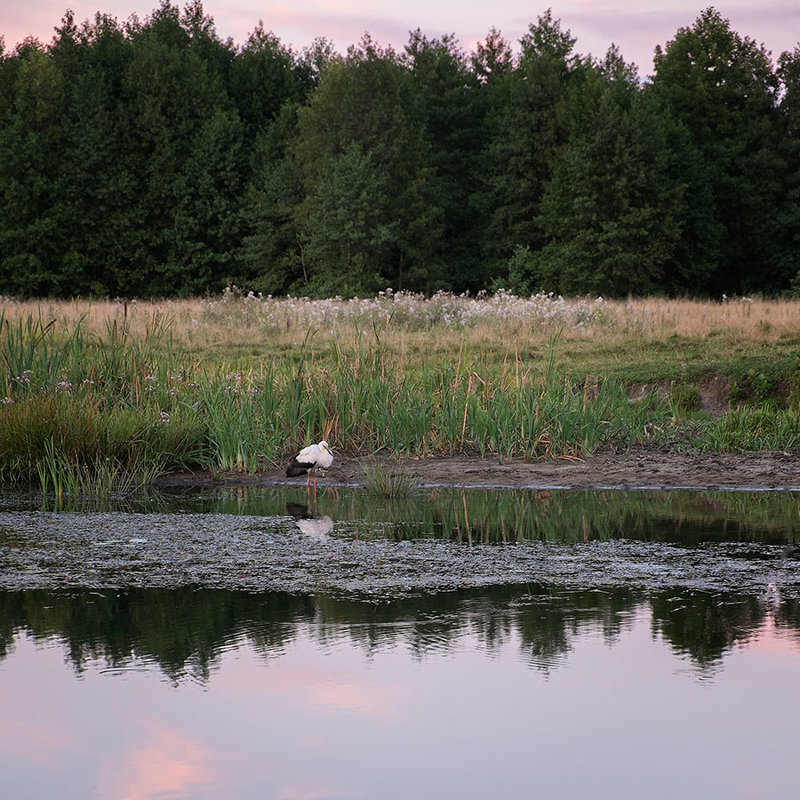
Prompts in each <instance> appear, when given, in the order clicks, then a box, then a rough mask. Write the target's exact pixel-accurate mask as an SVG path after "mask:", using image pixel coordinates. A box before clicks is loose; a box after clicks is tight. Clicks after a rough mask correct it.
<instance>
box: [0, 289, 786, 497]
mask: <svg viewBox="0 0 800 800" xmlns="http://www.w3.org/2000/svg"><path fill="white" fill-rule="evenodd" d="M799 343H800V306H799V304H798V302H797V301H790V300H783V301H766V300H760V299H752V300H751V299H737V300H724V301H723V302H717V303H712V302H699V301H678V300H627V301H610V300H604V299H602V298H579V299H572V300H565V299H563V298H561V297H557V296H552V295H535V296H532V297H528V298H521V297H516V296H513V295H510V294H507V293H503V292H501V293H498V294H496V295H494V296H481V297H478V298H473V297H469V296H455V295H450V294H443V293H440V294H437V295H435V296H434V297H432V298H427V299H425V298H423V297H422V296H420V295H415V294H408V293H393V292H391V291H387V292H385V293H381V294H380V295H378V296H377V297H374V298H368V299H353V300H347V301H344V300H340V299H331V300H309V299H298V298H287V299H274V298H269V297H261V296H256V295H253V294H252V293H250V294H245V293H243V292H240V291H238V290H236V289H229V290H226V292H225V293H223V294H222V295H221V296H216V297H207V298H204V299H197V300H186V301H164V302H130V303H125V302H110V301H108V302H97V303H95V302H89V301H72V302H69V301H64V302H39V303H33V302H31V303H24V302H13V301H8V300H5V301H4V302H3V307H2V311H1V312H0V370H2V371H1V372H0V399H2V406H1V407H0V414H1V415H2V426H0V479H2V481H3V482H4V483H19V484H33V485H38V486H41V488H42V490H45V491H55V492H56V494H59V493H76V492H77V493H87V492H108V491H113V490H114V489H115V488H120V487H123V488H125V487H130V486H132V485H138V484H143V483H148V482H150V481H151V480H152V479H153V478H154V477H155V476H156V475H158V474H160V473H164V472H170V471H176V470H185V469H197V468H202V469H208V470H213V471H225V470H239V471H244V472H256V471H258V470H259V469H261V468H263V467H264V466H265V465H269V464H277V463H279V462H280V461H281V460H282V459H283V458H284V457H285V454H286V453H287V452H288V451H289V450H291V449H292V448H293V447H296V446H298V445H303V444H306V443H308V442H310V441H312V440H317V439H319V438H326V439H327V440H329V441H331V442H332V443H333V444H334V447H335V448H336V449H338V450H340V451H345V452H353V453H359V454H369V453H374V452H383V453H390V454H394V455H396V456H414V457H421V456H428V455H434V454H465V455H480V456H487V455H497V456H500V457H502V458H504V459H515V458H521V459H536V458H541V457H552V456H564V457H582V456H584V455H586V454H590V453H592V452H594V451H596V450H597V449H598V448H600V447H602V446H604V445H608V444H614V445H617V446H620V447H628V446H631V445H634V444H642V443H644V444H649V445H652V446H655V447H659V448H662V449H681V450H684V451H686V450H687V449H695V450H708V449H712V450H719V451H733V452H748V451H759V450H771V449H777V450H782V451H793V450H796V449H797V447H798V445H799V444H800V423H799V422H798V413H797V412H798V407H799V405H800V344H799Z"/></svg>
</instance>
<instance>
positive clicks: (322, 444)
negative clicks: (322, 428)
mask: <svg viewBox="0 0 800 800" xmlns="http://www.w3.org/2000/svg"><path fill="white" fill-rule="evenodd" d="M319 446H320V447H321V448H322V449H323V450H327V451H328V452H329V453H330V452H331V448H330V445H329V444H328V443H327V442H326V441H325V440H324V439H323V440H322V441H321V442H320V443H319Z"/></svg>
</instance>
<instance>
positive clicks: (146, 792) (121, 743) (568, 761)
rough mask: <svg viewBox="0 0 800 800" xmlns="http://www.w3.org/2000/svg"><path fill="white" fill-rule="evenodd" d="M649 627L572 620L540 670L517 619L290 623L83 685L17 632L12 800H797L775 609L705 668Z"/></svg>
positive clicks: (784, 652)
mask: <svg viewBox="0 0 800 800" xmlns="http://www.w3.org/2000/svg"><path fill="white" fill-rule="evenodd" d="M651 621H652V620H651V614H650V610H649V607H647V606H646V605H642V606H639V607H637V608H636V609H635V610H634V611H633V612H632V613H631V614H630V617H629V619H628V620H627V622H626V624H625V625H624V626H623V627H622V630H621V631H620V632H619V633H618V634H616V635H615V637H614V638H613V639H606V638H604V636H603V635H602V632H601V631H600V630H599V629H598V628H597V627H596V626H595V627H591V626H588V627H585V628H578V629H576V630H574V631H572V632H571V634H570V635H571V639H570V641H569V645H568V648H567V650H566V652H565V654H564V655H563V656H561V657H560V658H559V659H557V660H556V661H551V662H548V663H547V664H545V663H544V662H542V661H541V659H540V658H539V657H538V656H537V655H535V654H532V653H528V652H525V646H524V644H523V643H522V642H521V641H520V639H519V636H518V633H517V632H516V631H510V632H509V633H508V634H507V635H506V636H505V638H504V640H503V641H502V643H501V644H499V645H497V646H496V647H494V648H492V649H491V650H488V649H487V647H486V645H485V644H483V643H482V642H481V640H480V639H479V637H478V636H476V635H474V634H472V633H465V634H463V635H462V636H460V637H459V638H458V639H456V640H455V641H454V642H453V643H452V644H451V645H450V646H445V645H442V646H441V647H438V648H431V649H429V650H423V651H422V652H420V651H419V650H413V649H412V648H411V647H408V646H404V645H403V644H402V641H403V640H402V637H401V638H400V639H397V638H395V639H394V640H392V642H393V643H386V644H385V645H379V646H378V647H377V648H375V647H373V648H371V649H369V650H367V648H366V647H362V646H360V645H357V644H354V643H353V642H354V638H353V637H352V635H351V634H352V631H351V630H350V629H349V628H348V625H346V624H344V623H339V624H337V625H332V626H330V627H329V628H328V630H327V635H326V638H325V641H324V643H321V642H320V640H319V637H316V636H314V635H313V633H312V629H310V628H307V627H304V626H303V625H299V626H298V627H297V630H296V636H295V638H294V640H293V641H291V642H290V643H289V644H286V645H284V646H283V648H282V650H281V652H280V653H278V654H271V655H269V656H266V655H264V654H263V653H260V652H257V651H256V650H255V649H254V647H253V646H252V644H251V642H250V640H248V639H246V638H243V639H242V640H240V641H239V642H238V643H237V646H235V647H231V649H229V650H227V651H226V652H225V653H224V654H223V655H222V656H221V657H220V659H219V662H218V666H217V668H216V669H215V671H214V672H212V674H211V677H210V680H209V681H208V683H207V684H205V685H201V684H198V683H195V682H191V681H187V682H185V683H180V684H178V685H175V684H174V683H172V682H170V681H168V680H165V679H164V677H163V675H162V674H161V673H160V672H159V671H158V669H157V668H156V667H155V666H152V665H149V666H148V668H147V669H142V668H141V667H142V665H137V668H136V669H131V670H129V671H124V670H123V671H119V670H118V671H115V672H114V673H113V674H109V673H106V672H104V670H103V665H90V666H89V668H88V669H87V671H86V672H85V673H84V674H83V676H82V677H81V678H80V679H76V677H75V675H74V673H73V672H72V669H71V667H70V666H69V665H66V664H65V663H64V658H63V652H62V649H61V648H62V646H61V645H60V644H58V643H57V642H52V643H50V644H49V646H46V647H42V646H41V645H37V644H34V643H33V641H32V640H31V639H29V638H27V637H26V636H25V635H24V634H23V635H19V636H18V638H17V641H16V651H15V652H13V653H11V654H10V655H9V656H8V657H7V658H6V659H5V660H4V661H0V702H2V703H3V707H4V714H3V720H2V723H0V770H2V774H3V775H4V786H5V787H7V788H9V789H10V790H11V794H9V795H6V796H13V797H17V796H19V797H22V796H27V797H51V796H52V797H56V796H57V797H59V798H64V800H69V798H81V800H83V798H101V799H102V800H106V799H108V800H156V798H158V799H159V800H163V798H191V799H192V800H204V799H205V798H220V797H230V798H250V797H253V798H256V797H259V798H277V800H334V799H335V798H365V800H366V799H367V798H377V797H380V798H381V800H392V799H393V798H407V797H458V798H484V797H489V796H491V797H514V796H522V794H523V793H526V794H527V793H529V792H531V791H534V790H535V793H536V796H540V797H551V796H552V797H554V796H558V797H560V798H567V799H569V798H584V797H593V798H615V800H617V799H620V800H623V799H624V798H637V799H638V798H641V797H647V798H648V799H649V800H653V799H656V800H657V799H658V798H664V799H665V800H666V798H670V800H671V798H674V797H679V796H682V797H703V798H704V799H706V800H714V798H720V800H722V798H725V800H736V798H765V800H766V798H769V800H790V798H791V799H792V800H794V798H795V797H796V787H797V781H796V770H795V769H794V767H793V766H792V765H793V764H794V763H795V759H794V755H795V741H796V736H795V732H796V725H797V719H798V718H800V693H798V692H797V691H796V684H797V675H798V674H800V647H798V645H797V641H796V639H795V640H792V639H791V638H789V637H788V636H787V635H786V634H785V633H784V632H782V631H781V629H779V628H778V629H776V628H775V627H774V625H772V624H771V623H770V622H768V623H767V624H765V625H764V626H763V627H762V628H761V629H760V630H759V631H758V632H757V633H756V634H755V635H754V637H753V638H752V639H751V640H750V642H749V643H748V644H746V645H738V646H736V647H735V648H734V649H732V650H730V651H728V653H727V654H726V656H725V657H724V659H723V662H722V663H721V664H718V665H717V666H716V668H715V669H714V670H710V671H709V670H706V671H703V670H701V669H700V668H699V667H697V666H696V665H695V664H693V663H692V662H691V661H690V660H689V659H688V657H685V656H683V655H680V654H676V653H675V652H673V650H672V649H671V648H670V646H669V644H668V643H667V642H666V641H664V640H663V639H662V638H661V637H660V636H658V635H654V634H653V633H652V627H651ZM398 642H401V644H398ZM15 698H16V699H15ZM15 731H19V732H20V735H18V736H15V735H14V732H15ZM36 731H40V732H42V735H43V732H47V734H48V737H50V738H42V736H40V735H36ZM47 741H52V742H55V743H57V749H56V753H55V755H52V756H50V755H49V754H47V753H46V752H44V751H43V747H44V746H45V744H46V742H47ZM16 790H21V791H16Z"/></svg>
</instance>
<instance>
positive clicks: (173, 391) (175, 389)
mask: <svg viewBox="0 0 800 800" xmlns="http://www.w3.org/2000/svg"><path fill="white" fill-rule="evenodd" d="M169 393H170V394H171V395H172V396H173V397H177V396H178V395H179V394H180V389H178V387H177V386H173V387H172V388H171V389H170V390H169Z"/></svg>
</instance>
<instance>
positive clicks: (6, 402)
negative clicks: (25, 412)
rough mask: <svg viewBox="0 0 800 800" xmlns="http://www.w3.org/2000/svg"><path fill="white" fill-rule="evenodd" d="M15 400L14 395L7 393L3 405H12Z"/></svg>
mask: <svg viewBox="0 0 800 800" xmlns="http://www.w3.org/2000/svg"><path fill="white" fill-rule="evenodd" d="M13 402H14V398H13V397H8V395H6V396H5V397H4V398H3V405H4V406H10V405H11V404H12V403H13Z"/></svg>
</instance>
